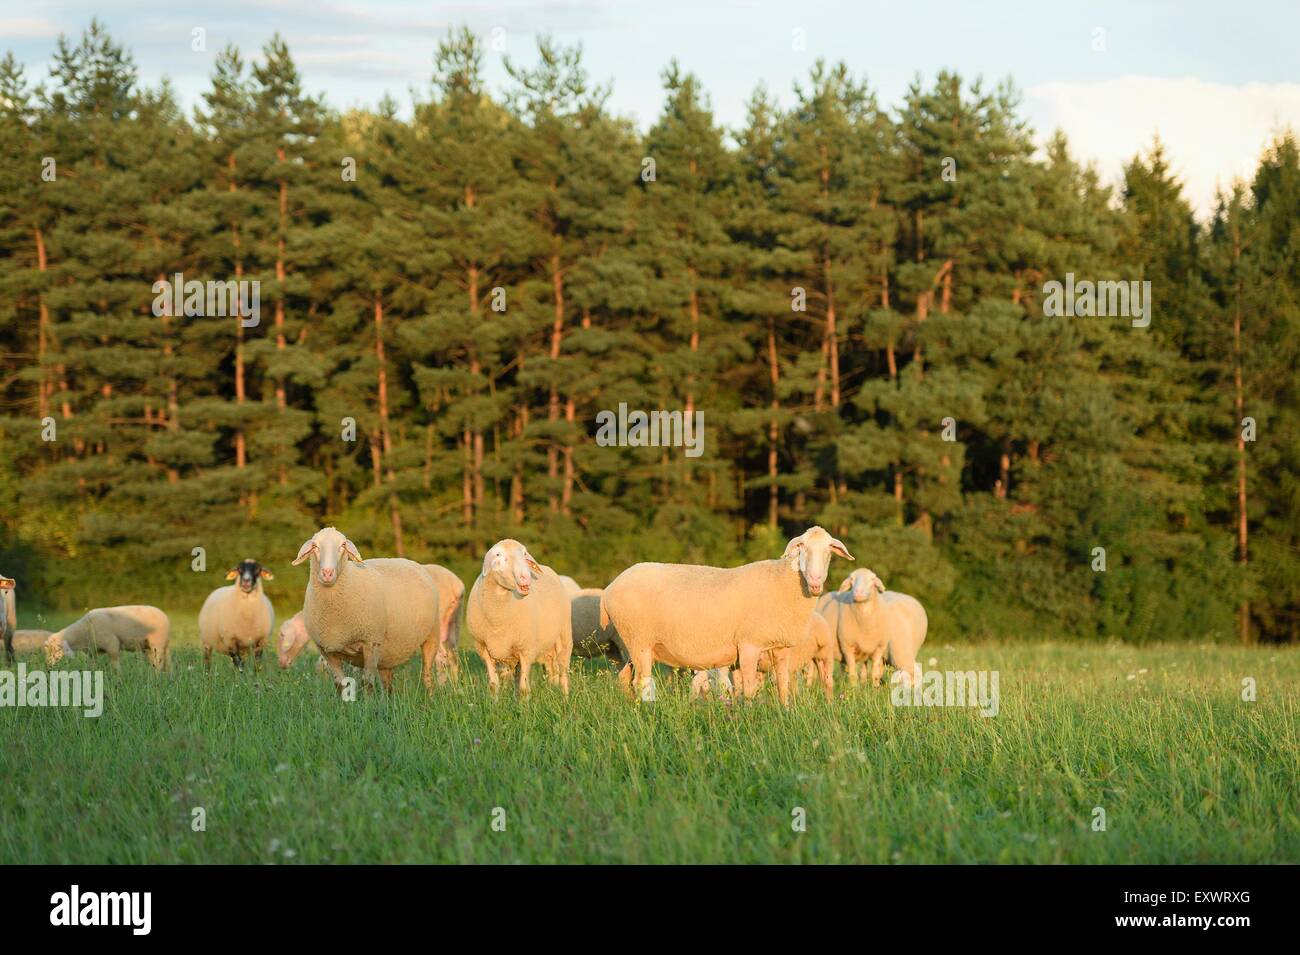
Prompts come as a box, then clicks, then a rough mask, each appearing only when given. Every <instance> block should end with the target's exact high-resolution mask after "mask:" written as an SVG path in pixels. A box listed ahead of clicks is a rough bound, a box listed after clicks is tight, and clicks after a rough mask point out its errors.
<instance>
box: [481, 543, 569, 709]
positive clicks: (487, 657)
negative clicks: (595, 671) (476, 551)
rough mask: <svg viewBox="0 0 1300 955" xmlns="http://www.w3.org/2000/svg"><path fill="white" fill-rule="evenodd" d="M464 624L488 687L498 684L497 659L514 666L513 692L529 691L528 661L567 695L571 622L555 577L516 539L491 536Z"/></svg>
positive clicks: (494, 688)
mask: <svg viewBox="0 0 1300 955" xmlns="http://www.w3.org/2000/svg"><path fill="white" fill-rule="evenodd" d="M466 623H467V624H468V626H469V630H470V634H471V635H472V636H473V638H474V648H475V649H476V650H477V651H478V655H479V656H480V657H482V659H483V665H484V666H485V667H487V674H488V687H489V689H490V690H491V691H492V695H493V696H496V695H497V692H498V691H499V689H500V678H499V676H498V673H497V666H498V665H499V664H501V665H504V666H506V667H513V666H515V665H518V667H519V694H520V696H526V695H527V694H528V692H529V674H530V671H531V670H532V666H533V664H534V663H541V664H542V665H543V666H544V667H546V672H547V676H548V678H549V679H550V682H551V683H552V684H556V685H558V686H559V687H560V688H561V689H562V690H563V691H564V695H565V696H568V695H569V660H570V658H571V657H572V655H573V622H572V619H571V617H570V607H569V597H568V594H567V593H566V591H565V589H564V585H563V584H562V583H561V582H560V578H559V576H558V575H557V574H556V573H555V571H553V570H551V569H550V568H549V567H543V566H541V565H540V564H538V563H537V561H535V560H534V559H533V556H532V555H531V554H529V553H528V548H526V547H525V546H524V545H523V544H521V543H519V541H517V540H510V539H508V538H507V539H506V540H501V541H497V542H496V543H495V544H493V545H492V546H491V547H490V548H488V552H487V553H486V554H485V555H484V556H483V572H482V573H481V574H479V576H478V579H477V580H475V581H474V587H473V589H472V590H470V594H469V605H468V609H467V613H466Z"/></svg>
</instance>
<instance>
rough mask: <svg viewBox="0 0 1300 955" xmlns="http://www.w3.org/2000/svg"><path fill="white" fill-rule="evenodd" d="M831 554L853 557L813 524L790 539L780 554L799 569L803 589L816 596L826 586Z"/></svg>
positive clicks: (847, 557) (846, 557) (849, 558)
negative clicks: (783, 552)
mask: <svg viewBox="0 0 1300 955" xmlns="http://www.w3.org/2000/svg"><path fill="white" fill-rule="evenodd" d="M832 555H834V556H837V557H843V558H844V559H845V560H852V559H853V555H852V554H850V553H849V551H848V548H846V547H845V546H844V545H843V544H841V543H840V542H839V541H838V540H836V539H835V538H834V537H831V535H830V534H828V533H827V532H826V531H825V530H823V529H822V528H820V527H817V526H815V525H814V526H813V527H810V528H808V529H807V530H806V531H804V532H803V533H802V534H800V535H799V536H798V537H796V538H794V539H793V540H792V541H790V543H789V544H787V545H786V547H785V554H783V555H782V556H783V557H784V558H785V559H787V560H789V561H790V562H791V563H792V564H793V565H794V567H795V568H796V569H797V570H798V571H799V576H800V577H801V578H802V579H803V584H804V589H805V590H806V591H807V592H808V593H809V594H810V595H812V596H814V597H816V596H817V595H818V594H820V593H821V592H822V588H823V587H825V586H826V572H827V571H828V570H829V569H830V566H831V556H832Z"/></svg>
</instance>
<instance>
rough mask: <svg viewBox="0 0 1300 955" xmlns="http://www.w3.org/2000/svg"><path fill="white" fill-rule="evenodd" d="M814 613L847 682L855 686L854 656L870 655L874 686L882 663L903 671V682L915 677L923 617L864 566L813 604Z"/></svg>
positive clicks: (911, 602) (914, 605)
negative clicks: (831, 638) (826, 628)
mask: <svg viewBox="0 0 1300 955" xmlns="http://www.w3.org/2000/svg"><path fill="white" fill-rule="evenodd" d="M817 612H818V613H819V614H821V615H822V616H823V617H825V618H826V621H827V623H829V624H830V626H831V628H832V629H833V630H834V632H835V639H836V642H837V643H838V644H839V648H840V653H841V654H842V655H843V657H844V665H845V668H846V669H847V670H848V674H849V682H850V683H852V684H853V685H854V686H857V684H858V668H857V663H858V660H860V659H861V660H865V659H867V658H870V659H871V685H872V686H880V680H881V677H882V676H883V674H884V670H885V667H884V664H885V661H886V660H888V662H889V663H890V665H891V666H893V667H894V668H895V669H897V670H898V672H900V673H901V674H903V676H902V677H900V679H902V680H904V681H909V682H910V681H912V680H917V681H919V680H920V678H921V671H920V668H919V667H918V666H917V663H916V655H917V653H918V652H919V651H920V649H921V644H922V643H924V642H925V634H926V629H927V628H928V626H929V621H928V620H927V618H926V615H925V608H924V607H922V606H921V604H920V602H919V601H917V600H916V598H914V597H909V596H908V595H907V594H900V593H895V592H893V591H889V590H885V584H884V582H883V581H881V579H880V578H879V577H877V576H876V575H875V574H874V573H872V572H871V571H870V570H867V569H866V568H860V569H858V570H855V571H854V572H853V573H851V574H849V576H848V577H846V578H845V579H844V583H842V584H840V589H839V591H838V592H836V593H833V594H827V595H826V596H824V597H823V598H822V599H821V600H820V601H818V603H817Z"/></svg>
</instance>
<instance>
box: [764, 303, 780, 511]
mask: <svg viewBox="0 0 1300 955" xmlns="http://www.w3.org/2000/svg"><path fill="white" fill-rule="evenodd" d="M767 367H768V377H769V379H770V380H771V384H772V417H771V419H770V420H769V421H768V425H767V479H768V482H769V483H768V486H767V526H768V527H770V528H771V529H772V530H776V523H777V515H778V511H779V508H780V497H781V491H780V488H779V487H778V485H777V441H778V440H779V439H780V436H781V432H780V427H779V425H778V422H777V417H778V415H779V413H780V411H781V397H780V390H779V386H780V383H781V366H780V363H779V362H778V361H777V358H776V319H775V318H774V317H771V316H769V317H768V320H767Z"/></svg>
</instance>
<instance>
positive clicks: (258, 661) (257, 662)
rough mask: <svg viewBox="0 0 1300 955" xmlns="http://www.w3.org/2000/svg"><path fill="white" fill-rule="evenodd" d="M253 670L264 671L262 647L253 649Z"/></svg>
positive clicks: (256, 671) (255, 671)
mask: <svg viewBox="0 0 1300 955" xmlns="http://www.w3.org/2000/svg"><path fill="white" fill-rule="evenodd" d="M253 672H254V673H261V672H262V648H261V647H258V648H257V649H256V650H254V651H253Z"/></svg>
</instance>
